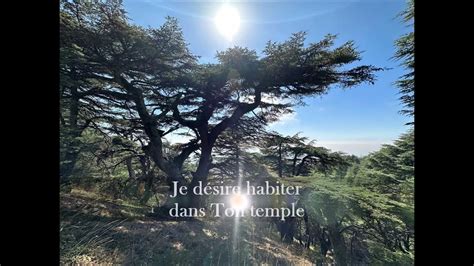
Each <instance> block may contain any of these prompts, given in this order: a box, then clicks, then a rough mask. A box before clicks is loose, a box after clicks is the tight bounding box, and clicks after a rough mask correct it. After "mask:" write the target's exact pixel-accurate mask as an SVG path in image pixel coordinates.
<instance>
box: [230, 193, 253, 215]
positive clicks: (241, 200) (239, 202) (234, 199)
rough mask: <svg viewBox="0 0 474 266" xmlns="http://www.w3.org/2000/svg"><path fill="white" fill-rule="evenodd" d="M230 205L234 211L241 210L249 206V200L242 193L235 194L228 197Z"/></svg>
mask: <svg viewBox="0 0 474 266" xmlns="http://www.w3.org/2000/svg"><path fill="white" fill-rule="evenodd" d="M229 201H230V207H231V208H232V209H234V210H236V211H241V210H244V209H246V208H247V207H248V206H249V200H248V198H247V197H246V196H244V195H242V194H235V195H232V196H231V197H230V200H229Z"/></svg>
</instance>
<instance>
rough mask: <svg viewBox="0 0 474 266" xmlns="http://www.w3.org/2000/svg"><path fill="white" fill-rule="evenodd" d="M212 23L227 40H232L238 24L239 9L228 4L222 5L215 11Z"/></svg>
mask: <svg viewBox="0 0 474 266" xmlns="http://www.w3.org/2000/svg"><path fill="white" fill-rule="evenodd" d="M214 23H215V24H216V27H217V29H218V30H219V33H220V34H222V35H223V36H224V37H225V38H226V39H227V40H229V41H232V39H233V37H234V35H235V34H236V33H237V31H238V30H239V26H240V16H239V11H238V10H237V9H236V8H234V7H232V6H230V5H227V4H226V5H223V6H222V7H221V8H220V9H219V11H217V14H216V17H215V18H214Z"/></svg>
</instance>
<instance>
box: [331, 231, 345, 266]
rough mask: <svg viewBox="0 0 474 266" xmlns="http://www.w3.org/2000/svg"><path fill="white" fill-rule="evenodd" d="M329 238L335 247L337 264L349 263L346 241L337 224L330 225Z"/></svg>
mask: <svg viewBox="0 0 474 266" xmlns="http://www.w3.org/2000/svg"><path fill="white" fill-rule="evenodd" d="M328 231H329V238H330V240H331V243H332V247H333V249H334V257H335V259H336V265H341V266H345V265H348V263H347V247H346V243H345V241H344V237H343V235H342V234H341V233H340V230H339V229H338V228H337V227H335V226H330V227H328Z"/></svg>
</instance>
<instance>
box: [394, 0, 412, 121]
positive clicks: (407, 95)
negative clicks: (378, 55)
mask: <svg viewBox="0 0 474 266" xmlns="http://www.w3.org/2000/svg"><path fill="white" fill-rule="evenodd" d="M400 16H401V17H402V19H403V21H404V22H406V23H409V22H412V21H413V20H414V19H415V1H414V0H409V1H408V7H407V9H406V10H405V11H403V12H402V13H401V14H400ZM409 26H410V27H412V26H413V24H412V23H410V24H409ZM395 45H396V46H397V51H396V53H395V56H394V58H395V59H397V60H400V61H402V64H403V66H405V68H406V70H407V73H406V74H405V75H403V76H402V77H400V79H399V80H398V81H397V82H396V85H397V86H398V88H399V89H400V94H401V95H402V96H401V97H400V100H401V102H402V103H403V105H404V107H405V109H403V110H402V111H401V113H403V114H406V115H409V116H414V115H415V109H414V108H415V33H414V32H413V31H411V32H409V33H407V34H405V35H403V36H402V37H400V38H399V39H398V40H397V41H396V42H395ZM410 124H412V123H410Z"/></svg>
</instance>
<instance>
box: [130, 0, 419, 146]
mask: <svg viewBox="0 0 474 266" xmlns="http://www.w3.org/2000/svg"><path fill="white" fill-rule="evenodd" d="M221 5H222V2H218V1H215V2H209V1H158V0H126V1H124V6H125V9H126V10H127V12H128V16H129V18H130V19H131V20H132V22H134V23H136V24H139V25H142V26H152V27H158V26H160V25H161V24H162V23H163V22H164V19H165V16H173V17H176V18H177V19H178V20H179V22H180V25H181V27H182V29H183V33H184V36H185V39H186V41H187V42H188V43H189V47H190V49H191V51H192V52H193V53H194V54H196V55H199V56H201V58H200V61H201V62H215V57H214V56H215V54H216V52H217V51H221V50H224V49H226V48H228V47H230V46H234V45H239V46H244V47H248V48H251V49H255V50H256V51H257V53H260V52H261V51H262V50H263V47H264V46H265V44H266V42H267V41H269V40H272V41H284V40H286V39H288V37H290V35H291V34H292V33H294V32H298V31H306V32H307V42H308V43H310V42H317V41H319V40H320V39H321V38H322V37H323V36H324V35H326V34H328V33H331V34H337V35H338V38H337V41H336V45H338V44H341V43H343V42H346V41H348V40H353V41H354V42H355V44H356V46H357V47H358V49H359V50H361V51H363V53H362V60H361V61H360V62H359V63H360V64H371V65H375V66H377V67H387V68H390V70H386V71H383V72H379V73H378V74H377V79H378V80H377V82H376V83H375V84H374V85H368V84H367V85H366V84H364V85H360V86H357V87H353V88H351V89H347V90H342V89H339V88H334V89H332V90H331V91H330V92H329V93H328V94H326V95H323V96H321V97H316V98H308V99H306V100H305V102H306V106H302V107H297V108H295V113H294V114H292V115H288V116H285V117H283V119H282V120H281V121H280V122H277V123H275V124H273V125H271V129H273V130H276V131H279V132H281V133H282V134H285V135H289V134H295V133H297V132H302V135H303V136H307V137H309V138H311V139H316V140H317V142H316V143H317V145H320V146H325V147H328V148H330V149H332V150H338V151H343V152H346V153H350V154H355V155H366V154H368V153H369V152H371V151H375V150H377V149H378V148H380V145H381V144H382V143H390V142H392V141H393V140H395V139H396V138H397V137H398V136H399V135H400V134H402V133H404V132H405V131H406V130H407V129H408V127H407V126H405V123H407V122H408V121H409V118H407V117H405V116H402V115H400V114H398V111H399V110H400V108H401V105H400V102H399V101H398V97H399V95H398V90H397V89H396V88H395V87H394V85H393V82H395V81H396V80H397V78H398V77H399V76H401V75H402V74H403V73H404V70H403V68H402V67H401V66H400V65H399V62H396V61H394V60H392V59H391V57H392V56H393V54H394V52H395V47H394V41H395V40H396V39H397V38H399V37H400V36H401V35H402V34H404V33H406V32H408V31H410V28H409V27H407V26H406V25H404V24H403V23H402V22H401V21H400V19H399V18H397V17H396V16H397V14H399V13H400V12H401V11H402V10H403V9H404V8H405V1H404V0H390V1H389V0H361V1H354V0H352V1H349V0H334V1H329V0H325V1H316V0H314V1H249V0H247V1H234V2H230V5H232V6H234V7H235V8H236V9H238V11H239V14H240V17H241V25H240V29H239V31H238V33H237V34H236V36H235V37H234V38H233V40H232V41H228V40H226V39H225V38H224V37H223V36H222V35H220V34H219V33H218V31H217V29H216V25H215V24H214V20H213V19H214V16H215V14H216V12H217V11H218V9H219V7H221Z"/></svg>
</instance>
